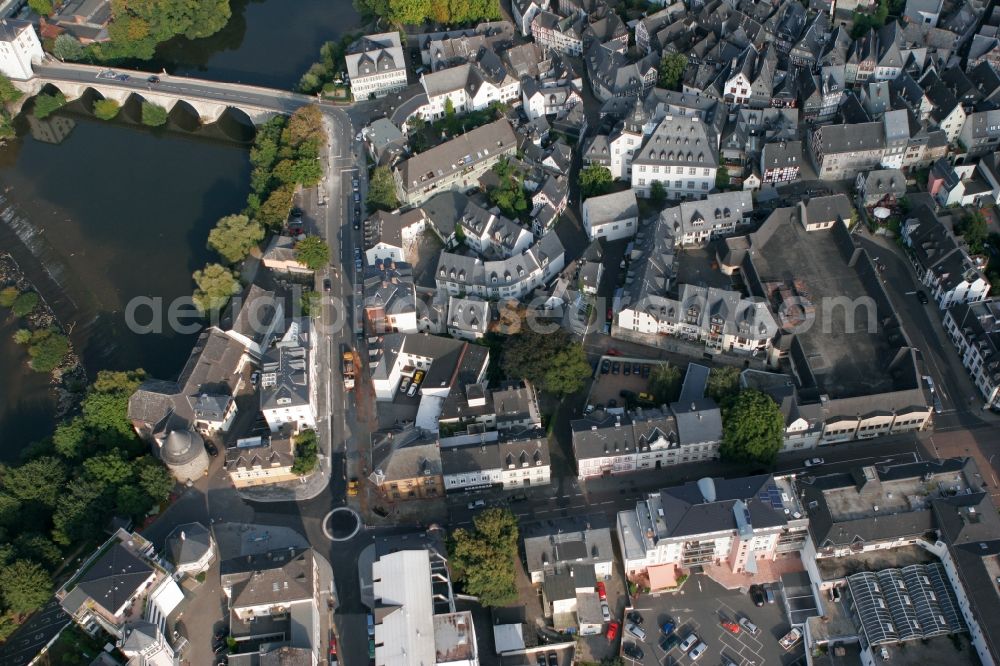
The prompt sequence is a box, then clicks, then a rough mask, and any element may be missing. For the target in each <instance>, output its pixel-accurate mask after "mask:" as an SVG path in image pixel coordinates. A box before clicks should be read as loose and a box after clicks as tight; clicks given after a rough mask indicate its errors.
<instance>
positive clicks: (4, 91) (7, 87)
mask: <svg viewBox="0 0 1000 666" xmlns="http://www.w3.org/2000/svg"><path fill="white" fill-rule="evenodd" d="M22 97H24V93H23V92H21V91H20V90H18V89H17V88H15V87H14V84H13V82H11V80H10V79H9V78H8V77H6V76H4V75H3V74H0V104H10V103H11V102H16V101H17V100H19V99H21V98H22Z"/></svg>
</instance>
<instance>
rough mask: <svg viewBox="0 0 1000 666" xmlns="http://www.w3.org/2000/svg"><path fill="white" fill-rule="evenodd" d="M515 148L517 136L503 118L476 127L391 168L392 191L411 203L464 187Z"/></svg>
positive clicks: (473, 182) (475, 180) (420, 201)
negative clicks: (393, 179) (394, 188)
mask: <svg viewBox="0 0 1000 666" xmlns="http://www.w3.org/2000/svg"><path fill="white" fill-rule="evenodd" d="M516 149H517V137H516V136H515V134H514V130H513V128H511V126H510V123H509V122H508V121H507V120H505V119H501V120H497V121H495V122H492V123H489V124H488V125H483V126H482V127H477V128H476V129H474V130H470V131H468V132H466V133H464V134H461V135H459V136H457V137H455V138H454V139H451V140H450V141H447V142H445V143H442V144H440V145H438V146H435V147H434V148H431V149H429V150H426V151H424V152H422V153H420V154H419V155H414V156H413V157H410V158H409V159H406V160H404V161H403V162H401V163H399V164H398V165H397V166H396V167H395V169H394V170H393V176H394V177H395V180H396V194H397V196H398V197H399V200H400V201H401V202H403V203H404V204H409V205H411V206H413V205H417V204H420V203H422V202H424V201H426V200H427V199H429V198H431V197H432V196H434V195H435V194H437V193H438V192H444V191H447V190H468V189H469V188H472V187H476V185H477V183H478V180H479V176H481V175H482V174H483V173H485V172H486V171H487V170H488V169H490V168H491V167H492V166H493V165H494V164H496V163H497V162H498V161H500V160H501V159H502V158H503V157H505V156H510V155H513V154H514V151H515V150H516Z"/></svg>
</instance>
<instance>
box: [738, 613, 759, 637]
mask: <svg viewBox="0 0 1000 666" xmlns="http://www.w3.org/2000/svg"><path fill="white" fill-rule="evenodd" d="M740 626H741V627H743V629H745V630H746V632H747V633H748V634H750V635H751V636H756V635H757V634H759V633H760V629H759V628H758V627H757V625H756V624H754V623H753V622H751V621H750V618H748V617H741V618H740Z"/></svg>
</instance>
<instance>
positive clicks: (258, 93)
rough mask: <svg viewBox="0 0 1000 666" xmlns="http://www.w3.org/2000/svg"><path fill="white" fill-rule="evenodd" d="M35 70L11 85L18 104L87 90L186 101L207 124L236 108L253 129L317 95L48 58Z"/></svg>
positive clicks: (159, 101) (166, 103) (120, 98)
mask: <svg viewBox="0 0 1000 666" xmlns="http://www.w3.org/2000/svg"><path fill="white" fill-rule="evenodd" d="M33 69H34V74H35V75H34V77H33V78H31V79H28V80H27V81H15V82H14V85H16V86H17V87H18V88H19V89H20V90H21V91H22V92H24V93H26V94H25V97H24V98H22V99H21V100H20V103H21V104H23V103H24V100H25V99H27V98H28V97H31V96H32V95H37V94H38V93H39V92H41V91H42V89H43V88H45V86H46V85H52V86H54V87H55V88H57V89H58V90H59V91H60V92H62V94H63V95H65V96H66V99H67V100H71V101H72V100H74V99H77V98H79V97H81V96H82V95H83V94H84V93H85V92H86V91H87V90H88V89H90V90H93V91H94V92H96V93H98V94H99V95H101V96H102V97H104V98H105V99H113V100H115V101H116V102H118V103H119V104H122V105H124V104H125V102H126V101H127V100H128V99H129V97H131V96H132V95H135V96H137V97H139V98H141V99H142V100H145V101H147V102H149V103H151V104H156V105H158V106H162V107H163V108H165V109H167V111H168V112H169V111H171V110H172V109H173V108H174V107H176V106H177V104H179V103H181V102H184V103H185V104H187V105H190V106H191V107H192V108H193V109H194V110H195V111H196V112H197V113H198V116H199V118H200V120H201V122H202V123H205V124H207V123H213V122H215V121H217V120H218V119H219V118H220V117H221V116H222V114H223V113H225V112H226V110H227V109H235V110H237V111H239V112H242V113H243V114H245V115H246V116H247V117H248V118H249V119H250V121H251V122H252V123H253V124H254V125H260V124H263V123H264V122H266V121H267V120H268V119H269V118H271V117H273V116H276V115H279V114H290V113H292V112H293V111H295V110H296V109H298V108H300V107H302V106H305V105H307V104H314V103H315V102H316V98H315V97H310V96H308V95H300V94H297V93H291V92H286V91H283V90H274V89H271V88H262V87H258V86H249V85H243V84H240V83H223V82H220V81H206V80H203V79H195V78H189V77H183V76H173V75H169V74H158V75H156V76H158V78H159V81H158V82H156V83H152V82H150V81H148V80H147V79H148V78H149V77H150V73H149V72H139V71H134V70H127V69H120V68H109V67H97V66H92V65H80V64H75V63H74V64H70V63H60V62H58V61H54V60H51V59H47V60H46V61H45V62H44V63H42V64H39V65H35V66H34V68H33ZM111 72H113V74H111ZM18 110H19V109H18Z"/></svg>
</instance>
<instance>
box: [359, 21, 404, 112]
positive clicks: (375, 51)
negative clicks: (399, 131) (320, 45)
mask: <svg viewBox="0 0 1000 666" xmlns="http://www.w3.org/2000/svg"><path fill="white" fill-rule="evenodd" d="M345 59H346V62H347V75H348V76H349V77H350V79H351V94H352V95H353V96H354V99H356V100H366V99H368V98H369V97H370V96H375V97H384V96H385V95H388V94H389V93H391V92H396V91H397V90H402V89H403V88H405V87H406V58H405V57H404V56H403V47H402V44H401V43H400V41H399V33H398V32H386V33H380V34H377V35H366V36H364V37H362V38H361V39H359V40H358V41H356V42H354V43H353V44H351V45H350V46H349V47H348V48H347V55H346V56H345Z"/></svg>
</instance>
